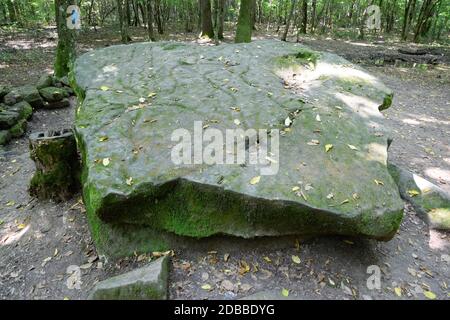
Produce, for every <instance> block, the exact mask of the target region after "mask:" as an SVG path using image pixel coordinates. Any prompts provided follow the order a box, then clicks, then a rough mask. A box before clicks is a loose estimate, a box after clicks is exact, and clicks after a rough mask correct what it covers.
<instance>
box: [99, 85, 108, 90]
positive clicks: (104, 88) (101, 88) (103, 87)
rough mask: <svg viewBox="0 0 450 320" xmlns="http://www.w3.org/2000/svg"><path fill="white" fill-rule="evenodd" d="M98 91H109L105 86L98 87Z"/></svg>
mask: <svg viewBox="0 0 450 320" xmlns="http://www.w3.org/2000/svg"><path fill="white" fill-rule="evenodd" d="M100 90H102V91H108V90H109V87H107V86H101V87H100Z"/></svg>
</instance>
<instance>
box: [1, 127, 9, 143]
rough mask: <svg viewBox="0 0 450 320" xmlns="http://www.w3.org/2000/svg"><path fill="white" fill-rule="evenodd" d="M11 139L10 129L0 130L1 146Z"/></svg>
mask: <svg viewBox="0 0 450 320" xmlns="http://www.w3.org/2000/svg"><path fill="white" fill-rule="evenodd" d="M10 140H11V134H10V133H9V131H8V130H0V146H2V145H5V144H7V143H8V142H9V141H10Z"/></svg>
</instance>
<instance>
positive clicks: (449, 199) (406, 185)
mask: <svg viewBox="0 0 450 320" xmlns="http://www.w3.org/2000/svg"><path fill="white" fill-rule="evenodd" d="M388 168H389V171H390V172H391V175H392V177H393V178H394V180H395V182H396V183H397V185H398V188H399V191H400V195H401V196H402V198H403V199H404V200H406V201H408V202H410V203H411V204H412V206H413V207H414V209H415V210H416V212H417V213H418V215H419V217H421V218H422V219H423V220H424V221H425V222H426V223H428V224H429V225H430V227H431V228H433V229H438V230H450V194H448V193H447V192H445V191H444V190H443V189H441V188H439V187H438V186H436V185H435V184H433V183H431V182H429V181H427V180H425V179H424V178H422V177H420V176H418V175H416V174H414V173H412V172H409V171H408V170H405V169H403V168H400V167H397V166H396V165H394V164H389V166H388Z"/></svg>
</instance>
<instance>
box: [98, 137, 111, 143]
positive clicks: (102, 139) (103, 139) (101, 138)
mask: <svg viewBox="0 0 450 320" xmlns="http://www.w3.org/2000/svg"><path fill="white" fill-rule="evenodd" d="M108 139H109V138H108V137H107V136H103V137H100V138H99V139H98V141H100V142H104V141H107V140H108Z"/></svg>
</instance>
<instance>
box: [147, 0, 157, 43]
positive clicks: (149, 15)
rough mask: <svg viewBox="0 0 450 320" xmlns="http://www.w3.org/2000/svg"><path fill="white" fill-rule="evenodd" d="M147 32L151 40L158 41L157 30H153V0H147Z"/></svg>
mask: <svg viewBox="0 0 450 320" xmlns="http://www.w3.org/2000/svg"><path fill="white" fill-rule="evenodd" d="M147 32H148V39H149V40H150V41H156V39H155V32H154V30H153V8H152V0H147Z"/></svg>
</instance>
